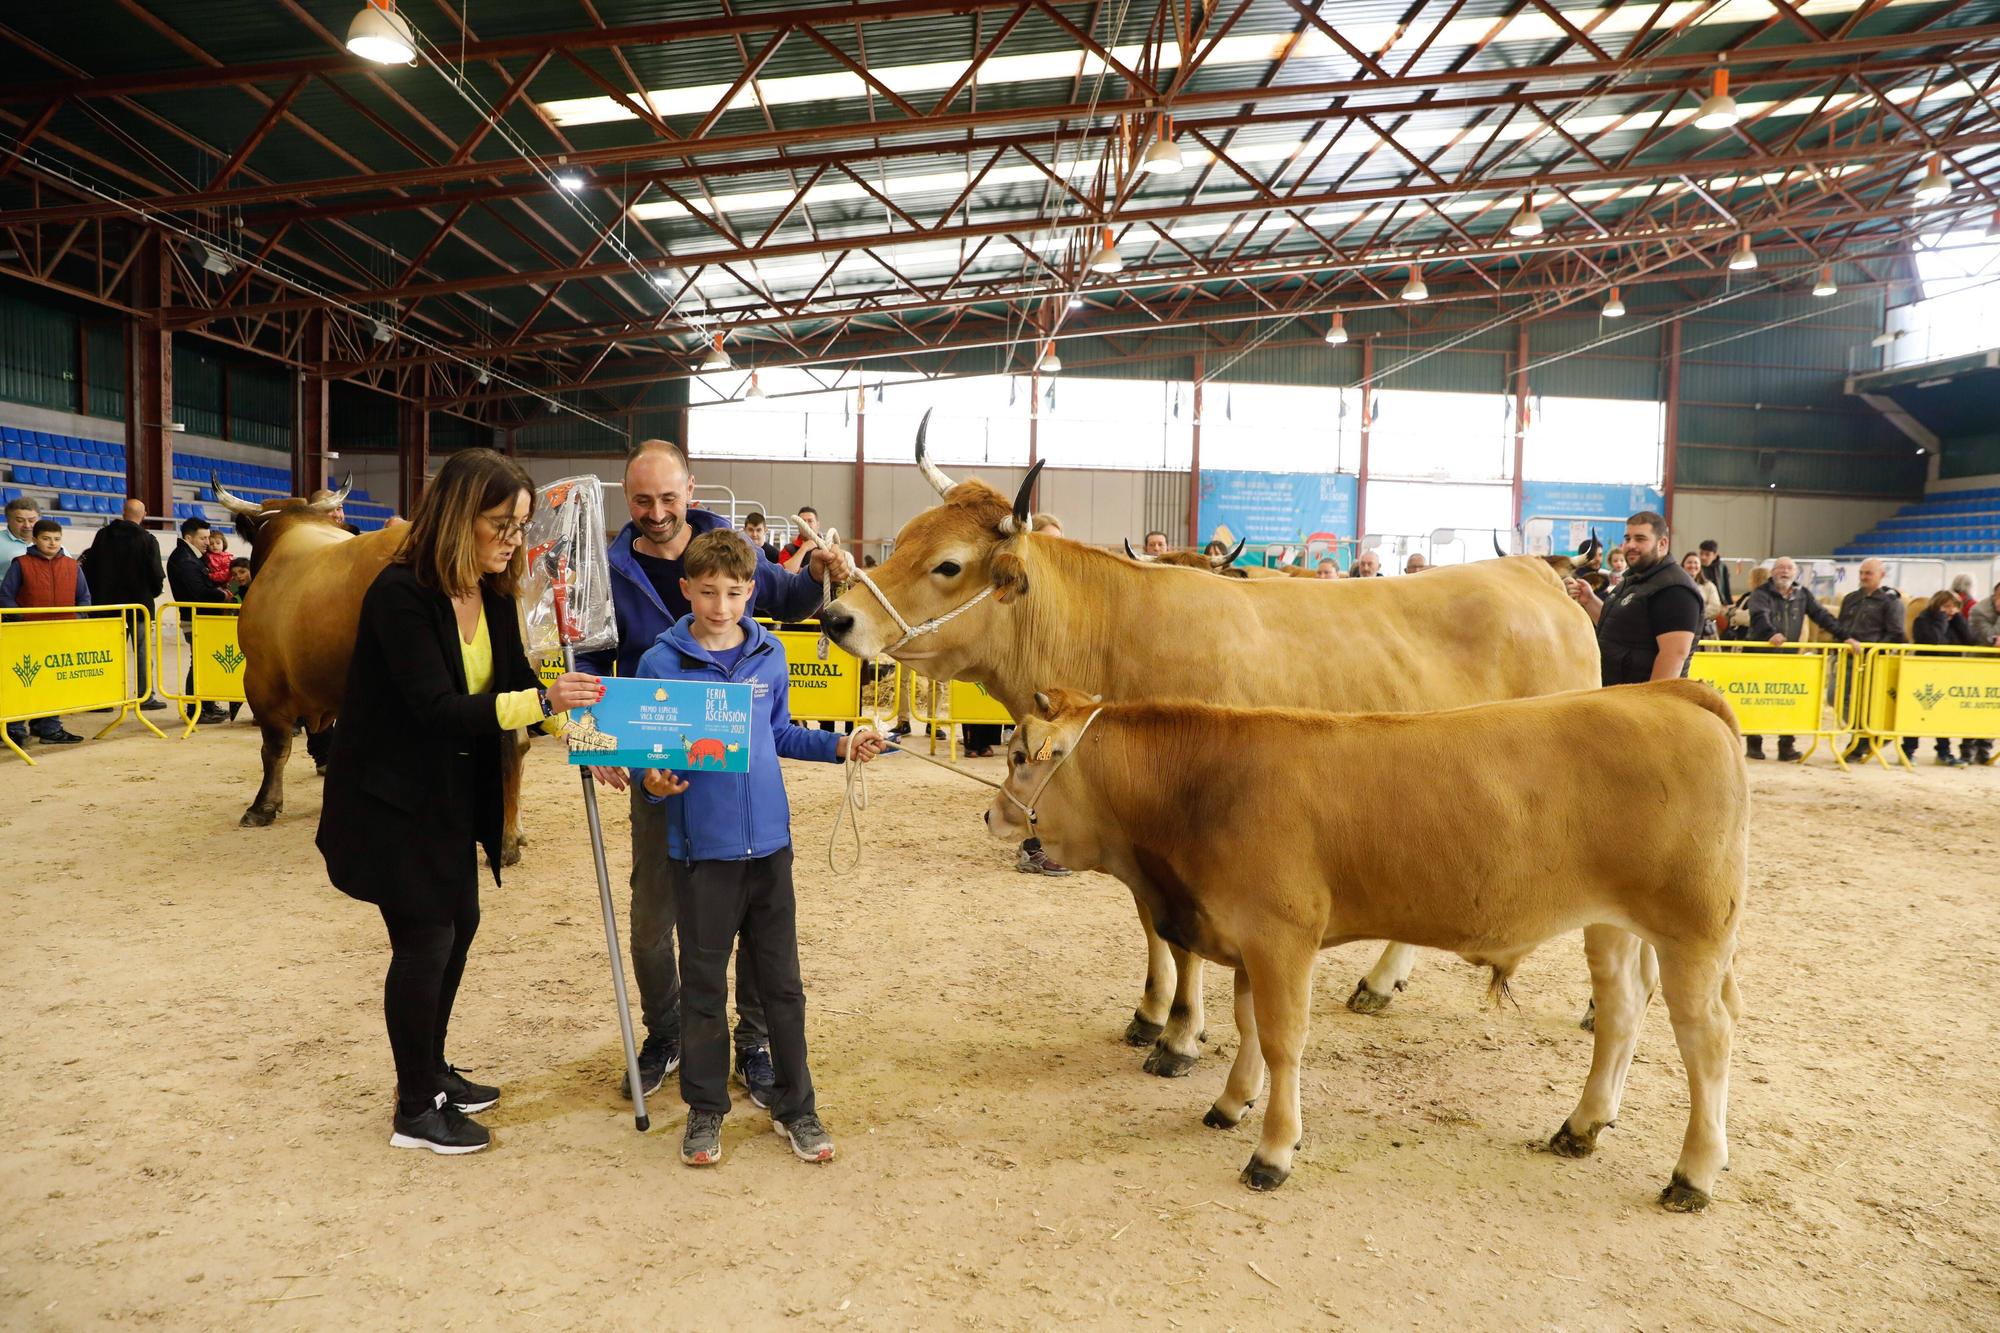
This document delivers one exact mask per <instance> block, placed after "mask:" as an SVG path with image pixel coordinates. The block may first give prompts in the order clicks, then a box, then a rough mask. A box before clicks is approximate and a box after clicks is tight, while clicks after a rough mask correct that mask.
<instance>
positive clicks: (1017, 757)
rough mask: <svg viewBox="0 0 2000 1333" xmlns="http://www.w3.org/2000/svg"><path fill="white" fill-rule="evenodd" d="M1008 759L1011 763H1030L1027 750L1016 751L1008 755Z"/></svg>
mask: <svg viewBox="0 0 2000 1333" xmlns="http://www.w3.org/2000/svg"><path fill="white" fill-rule="evenodd" d="M1007 759H1008V762H1010V763H1014V764H1025V763H1027V762H1028V753H1027V751H1025V750H1016V751H1014V753H1012V754H1010V755H1008V756H1007Z"/></svg>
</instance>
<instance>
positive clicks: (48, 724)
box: [7, 717, 63, 745]
mask: <svg viewBox="0 0 2000 1333" xmlns="http://www.w3.org/2000/svg"><path fill="white" fill-rule="evenodd" d="M62 729H63V724H62V719H61V718H59V717H38V718H32V719H30V720H29V721H26V722H9V723H8V724H7V738H8V739H9V740H11V741H13V742H14V744H16V745H19V744H20V743H21V742H23V741H25V740H27V739H28V733H29V731H30V730H32V731H33V732H34V734H35V735H36V736H38V737H39V736H60V735H61V734H62Z"/></svg>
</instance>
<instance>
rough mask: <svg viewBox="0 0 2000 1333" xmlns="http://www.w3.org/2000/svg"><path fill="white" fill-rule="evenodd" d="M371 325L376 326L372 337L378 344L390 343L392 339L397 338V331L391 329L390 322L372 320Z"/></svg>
mask: <svg viewBox="0 0 2000 1333" xmlns="http://www.w3.org/2000/svg"><path fill="white" fill-rule="evenodd" d="M369 323H371V324H373V325H374V326H375V327H374V328H373V329H372V330H371V335H372V336H373V337H374V339H375V341H376V342H378V343H385V342H388V341H389V340H390V339H391V338H394V337H395V336H396V334H395V331H394V330H393V329H391V328H390V327H389V325H388V322H387V321H385V320H380V319H376V320H370V321H369Z"/></svg>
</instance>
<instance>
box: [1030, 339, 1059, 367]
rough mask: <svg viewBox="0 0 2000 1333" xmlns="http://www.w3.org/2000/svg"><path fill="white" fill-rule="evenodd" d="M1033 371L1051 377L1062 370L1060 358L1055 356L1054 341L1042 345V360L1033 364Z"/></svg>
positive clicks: (1050, 340)
mask: <svg viewBox="0 0 2000 1333" xmlns="http://www.w3.org/2000/svg"><path fill="white" fill-rule="evenodd" d="M1035 369H1037V370H1039V371H1041V372H1042V373H1043V374H1044V375H1053V374H1055V373H1056V372H1057V371H1059V370H1061V369H1062V358H1061V357H1059V356H1057V355H1056V340H1055V339H1054V338H1051V339H1049V340H1048V341H1047V342H1045V343H1043V344H1042V359H1041V360H1040V361H1038V362H1036V363H1035Z"/></svg>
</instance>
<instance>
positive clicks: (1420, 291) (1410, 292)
mask: <svg viewBox="0 0 2000 1333" xmlns="http://www.w3.org/2000/svg"><path fill="white" fill-rule="evenodd" d="M1403 299H1404V300H1405V301H1428V300H1430V299H1431V289H1430V288H1428V287H1426V286H1424V277H1423V274H1421V273H1419V272H1417V266H1416V265H1415V264H1412V265H1410V280H1409V281H1408V282H1406V283H1404V284H1403Z"/></svg>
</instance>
